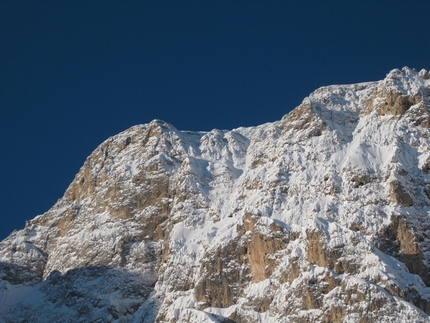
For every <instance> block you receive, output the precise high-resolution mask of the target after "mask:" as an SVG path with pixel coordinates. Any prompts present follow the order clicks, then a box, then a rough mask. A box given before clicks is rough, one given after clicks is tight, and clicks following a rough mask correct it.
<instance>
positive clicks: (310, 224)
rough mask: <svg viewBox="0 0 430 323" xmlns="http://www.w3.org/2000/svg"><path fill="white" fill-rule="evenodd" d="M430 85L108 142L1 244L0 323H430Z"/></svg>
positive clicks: (413, 80) (347, 93)
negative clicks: (274, 117)
mask: <svg viewBox="0 0 430 323" xmlns="http://www.w3.org/2000/svg"><path fill="white" fill-rule="evenodd" d="M429 109H430V80H429V73H428V72H427V71H425V70H422V71H420V72H417V71H415V70H412V69H409V68H403V69H402V70H393V71H391V72H390V73H389V74H388V75H387V77H386V78H385V79H384V80H382V81H379V82H369V83H360V84H353V85H333V86H327V87H323V88H320V89H318V90H316V91H315V92H313V93H312V94H311V95H310V96H309V97H307V98H305V99H304V100H303V102H302V104H301V105H300V106H298V107H297V108H296V109H295V110H293V111H292V112H291V113H289V114H288V115H286V116H284V117H283V118H282V120H280V121H277V122H274V123H268V124H264V125H261V126H258V127H251V128H238V129H234V130H231V131H221V130H212V131H210V132H185V131H179V130H177V129H176V128H174V127H173V126H172V125H169V124H167V123H165V122H162V121H159V120H155V121H153V122H151V123H150V124H146V125H138V126H135V127H132V128H130V129H128V130H126V131H124V132H122V133H120V134H118V135H117V136H114V137H112V138H109V139H108V140H106V141H105V142H104V143H102V144H101V145H100V146H99V147H98V148H97V149H96V150H95V151H94V152H93V153H92V154H91V155H90V156H89V157H88V159H87V160H86V162H85V163H84V165H83V167H82V168H81V170H80V171H79V173H78V174H77V175H76V177H75V179H74V181H73V182H72V183H71V185H70V186H69V188H68V189H67V191H66V193H65V195H64V197H63V198H61V199H60V200H59V201H58V202H57V203H56V204H55V205H54V206H53V207H52V208H51V209H50V210H49V211H48V212H46V213H45V214H43V215H40V216H38V217H36V218H34V219H33V220H31V221H28V223H27V225H26V228H25V229H23V230H20V231H15V232H13V233H12V234H11V235H10V236H9V237H8V238H7V239H5V240H4V241H2V242H1V243H0V278H1V281H0V322H27V321H30V322H47V321H54V322H56V321H64V322H155V321H157V322H376V321H377V322H430V318H429V316H428V315H429V314H430V287H429V286H430V275H429V267H430V240H429V239H430V213H429V212H430V208H429V206H430V200H429V198H430V174H429V172H430V130H429V127H430V111H429Z"/></svg>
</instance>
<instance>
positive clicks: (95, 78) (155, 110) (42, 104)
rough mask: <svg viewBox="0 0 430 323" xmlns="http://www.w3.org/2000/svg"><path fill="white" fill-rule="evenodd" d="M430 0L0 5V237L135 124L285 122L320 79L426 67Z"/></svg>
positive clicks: (336, 80) (351, 79)
mask: <svg viewBox="0 0 430 323" xmlns="http://www.w3.org/2000/svg"><path fill="white" fill-rule="evenodd" d="M429 21H430V1H428V0H421V1H420V0H409V1H406V0H405V1H396V0H389V1H388V0H378V1H375V0H372V1H368V0H360V1H319V0H318V1H317V0H315V1H280V0H278V1H222V0H220V1H209V0H208V1H109V0H106V1H101V0H100V1H65V0H64V1H49V0H44V1H7V0H0V109H1V110H0V112H1V115H0V138H1V148H0V154H1V155H0V167H1V175H0V176H1V177H0V239H3V238H5V237H6V236H7V235H8V234H9V233H10V232H11V231H12V230H14V229H21V228H23V227H24V224H25V220H28V219H31V218H33V217H35V216H36V215H38V214H42V213H43V212H45V211H47V210H48V209H49V208H50V207H51V206H52V205H53V204H54V203H55V201H56V200H57V199H58V198H60V197H61V196H62V195H63V193H64V191H65V189H66V188H67V186H68V185H69V184H70V182H71V181H72V180H73V178H74V175H75V174H76V173H77V172H78V170H79V168H80V167H81V166H82V164H83V162H84V161H85V158H86V157H87V156H88V155H89V154H90V153H91V152H92V151H93V150H94V149H95V148H96V147H97V146H98V145H99V144H100V143H101V142H102V141H103V140H105V139H107V138H108V137H109V136H112V135H115V134H117V133H119V132H120V131H122V130H125V129H127V128H129V127H131V126H133V125H136V124H142V123H148V122H150V121H151V120H152V119H155V118H157V119H163V120H165V121H167V122H169V123H171V124H173V125H175V126H176V127H177V128H178V129H182V130H211V129H213V128H218V129H232V128H236V127H240V126H253V125H258V124H262V123H265V122H269V121H275V120H279V119H280V118H281V117H282V116H283V115H284V114H286V113H288V112H289V111H291V110H292V109H293V108H294V107H295V106H297V105H298V104H300V102H301V101H302V100H303V98H304V97H305V96H306V95H308V94H309V93H310V92H312V91H313V90H315V89H316V88H318V87H319V86H323V85H329V84H340V83H355V82H363V81H373V80H379V79H382V78H384V77H385V75H386V73H388V72H389V71H390V70H391V69H393V68H401V67H403V66H410V67H414V68H416V69H421V68H426V69H430V41H429V39H430V37H429V35H430V23H429Z"/></svg>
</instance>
